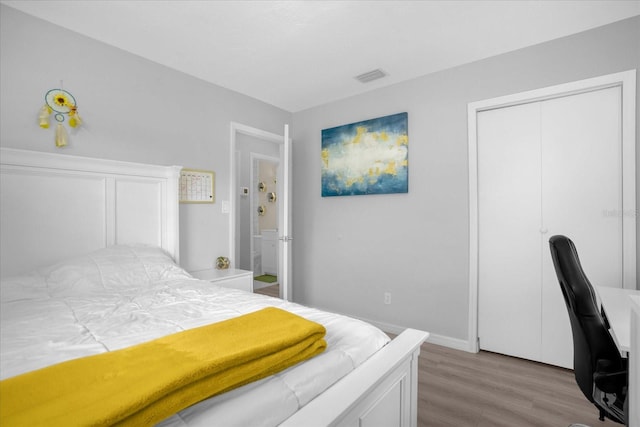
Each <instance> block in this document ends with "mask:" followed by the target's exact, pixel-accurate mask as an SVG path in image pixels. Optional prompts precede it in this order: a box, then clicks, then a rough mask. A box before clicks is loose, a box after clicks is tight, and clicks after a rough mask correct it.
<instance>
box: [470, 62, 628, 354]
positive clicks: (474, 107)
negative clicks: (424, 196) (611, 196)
mask: <svg viewBox="0 0 640 427" xmlns="http://www.w3.org/2000/svg"><path fill="white" fill-rule="evenodd" d="M617 86H619V87H620V89H621V93H622V189H623V190H622V193H623V194H622V212H619V213H618V214H619V215H621V216H622V228H623V233H622V239H623V242H622V246H623V248H622V249H623V254H622V257H623V272H622V277H623V283H622V287H623V288H625V289H635V288H636V152H635V132H636V113H635V111H636V70H629V71H623V72H620V73H615V74H608V75H605V76H600V77H594V78H591V79H585V80H580V81H576V82H571V83H566V84H561V85H556V86H551V87H547V88H543V89H537V90H532V91H527V92H521V93H517V94H513V95H507V96H502V97H498V98H492V99H486V100H483V101H477V102H472V103H469V105H468V107H467V114H468V117H467V119H468V143H469V324H468V327H469V333H468V336H469V339H468V351H470V352H474V353H477V352H478V351H479V350H480V347H479V344H478V256H479V253H478V231H479V227H478V139H477V135H478V130H477V114H478V113H480V112H482V111H486V110H492V109H496V108H503V107H510V106H514V105H519V104H524V103H528V102H536V101H543V100H546V99H552V98H558V97H561V96H569V95H575V94H578V93H583V92H590V91H594V90H599V89H604V88H608V87H617Z"/></svg>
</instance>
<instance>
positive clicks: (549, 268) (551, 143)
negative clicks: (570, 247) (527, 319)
mask: <svg viewBox="0 0 640 427" xmlns="http://www.w3.org/2000/svg"><path fill="white" fill-rule="evenodd" d="M620 105H621V91H620V87H613V88H608V89H602V90H597V91H593V92H587V93H583V94H579V95H573V96H567V97H562V98H557V99H552V100H549V101H545V102H544V103H542V104H541V109H540V111H541V117H540V123H541V132H542V135H541V153H542V172H543V173H542V177H541V178H542V194H543V197H542V209H541V212H542V221H543V231H547V233H545V235H544V236H543V237H544V238H543V245H542V260H543V282H542V318H541V320H542V359H541V360H542V361H543V362H545V363H551V364H554V365H561V366H567V365H568V366H572V364H571V361H572V355H573V351H572V348H571V347H570V346H567V345H566V343H567V342H569V343H571V342H572V336H571V332H570V328H569V327H568V325H569V316H568V314H567V313H566V311H567V310H566V308H565V305H564V300H563V298H562V293H561V291H560V287H559V285H558V280H557V278H556V275H555V270H554V268H553V262H552V260H551V257H550V256H549V245H548V238H549V237H550V236H551V235H553V234H564V235H566V236H569V237H570V238H571V239H572V240H573V242H574V243H575V245H576V249H577V250H578V255H579V257H580V261H581V263H582V267H583V269H584V270H585V273H586V274H587V277H588V278H589V280H590V281H591V283H592V284H593V285H598V286H615V287H621V286H622V216H621V215H620V214H619V213H620V212H622V172H621V171H622V138H621V133H620V129H621V112H620ZM563 325H567V326H566V327H565V326H563Z"/></svg>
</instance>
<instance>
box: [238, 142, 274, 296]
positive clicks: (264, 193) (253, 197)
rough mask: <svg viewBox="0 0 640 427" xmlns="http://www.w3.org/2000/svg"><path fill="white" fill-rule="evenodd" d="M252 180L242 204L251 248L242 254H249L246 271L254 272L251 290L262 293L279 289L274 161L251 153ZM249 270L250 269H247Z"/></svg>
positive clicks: (272, 158) (241, 207) (271, 158)
mask: <svg viewBox="0 0 640 427" xmlns="http://www.w3.org/2000/svg"><path fill="white" fill-rule="evenodd" d="M250 158H251V180H250V187H249V195H248V198H249V200H250V203H249V204H248V206H247V204H246V203H245V204H241V205H240V209H248V211H249V212H248V214H247V215H246V216H247V217H248V218H249V221H250V223H249V224H248V225H249V227H248V228H249V233H250V236H251V237H250V242H249V243H250V244H249V248H245V247H243V246H246V245H243V246H242V247H241V250H244V251H246V250H247V249H248V250H249V252H250V253H249V254H247V255H248V256H246V257H245V258H248V261H249V263H248V265H247V268H245V267H240V268H243V269H251V271H253V276H254V283H253V288H254V290H255V289H261V288H265V287H273V286H275V285H278V216H279V212H278V203H277V200H278V168H279V166H280V161H279V159H278V158H277V157H269V156H265V155H263V154H259V153H251V154H250ZM249 267H250V268H249Z"/></svg>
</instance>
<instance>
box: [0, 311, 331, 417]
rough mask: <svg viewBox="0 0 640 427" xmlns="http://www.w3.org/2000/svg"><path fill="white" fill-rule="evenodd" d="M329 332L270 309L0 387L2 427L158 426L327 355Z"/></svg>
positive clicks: (35, 373)
mask: <svg viewBox="0 0 640 427" xmlns="http://www.w3.org/2000/svg"><path fill="white" fill-rule="evenodd" d="M324 335H325V329H324V327H323V326H322V325H319V324H317V323H315V322H311V321H309V320H306V319H304V318H302V317H299V316H297V315H295V314H292V313H289V312H287V311H284V310H280V309H277V308H273V307H270V308H265V309H263V310H259V311H256V312H254V313H250V314H247V315H244V316H240V317H236V318H234V319H229V320H225V321H222V322H218V323H214V324H211V325H207V326H203V327H200V328H196V329H191V330H188V331H184V332H179V333H176V334H173V335H168V336H166V337H162V338H159V339H156V340H153V341H149V342H146V343H143V344H139V345H136V346H133V347H129V348H125V349H122V350H117V351H112V352H108V353H103V354H98V355H95V356H89V357H84V358H80V359H75V360H70V361H67V362H63V363H59V364H57V365H53V366H49V367H46V368H43V369H40V370H37V371H33V372H28V373H26V374H22V375H18V376H16V377H13V378H8V379H6V380H3V381H1V382H0V425H1V426H2V427H9V426H29V427H34V426H47V427H53V426H64V427H70V426H81V425H82V426H112V425H118V426H120V425H122V426H125V425H130V426H143V425H153V424H155V423H157V422H160V421H162V420H163V419H165V418H167V417H169V416H171V415H172V414H174V413H176V412H178V411H180V410H182V409H184V408H186V407H188V406H190V405H193V404H194V403H197V402H199V401H201V400H203V399H206V398H208V397H211V396H213V395H216V394H219V393H223V392H225V391H228V390H230V389H232V388H235V387H239V386H241V385H244V384H247V383H250V382H252V381H256V380H258V379H260V378H264V377H267V376H269V375H272V374H275V373H277V372H279V371H282V370H283V369H285V368H288V367H290V366H293V365H294V364H296V363H298V362H301V361H303V360H305V359H308V358H310V357H313V356H314V355H317V354H319V353H321V352H322V351H324V349H325V348H326V342H325V340H324Z"/></svg>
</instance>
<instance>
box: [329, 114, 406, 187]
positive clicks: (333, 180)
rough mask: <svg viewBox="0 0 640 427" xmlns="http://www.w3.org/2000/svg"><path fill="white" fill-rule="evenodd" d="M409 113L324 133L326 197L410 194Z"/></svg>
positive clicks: (349, 125) (331, 129)
mask: <svg viewBox="0 0 640 427" xmlns="http://www.w3.org/2000/svg"><path fill="white" fill-rule="evenodd" d="M407 128H408V116H407V113H399V114H393V115H391V116H385V117H379V118H377V119H371V120H365V121H362V122H357V123H351V124H348V125H343V126H338V127H334V128H330V129H323V130H322V197H327V196H355V195H363V194H389V193H407V192H408V191H409V136H408V133H407Z"/></svg>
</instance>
